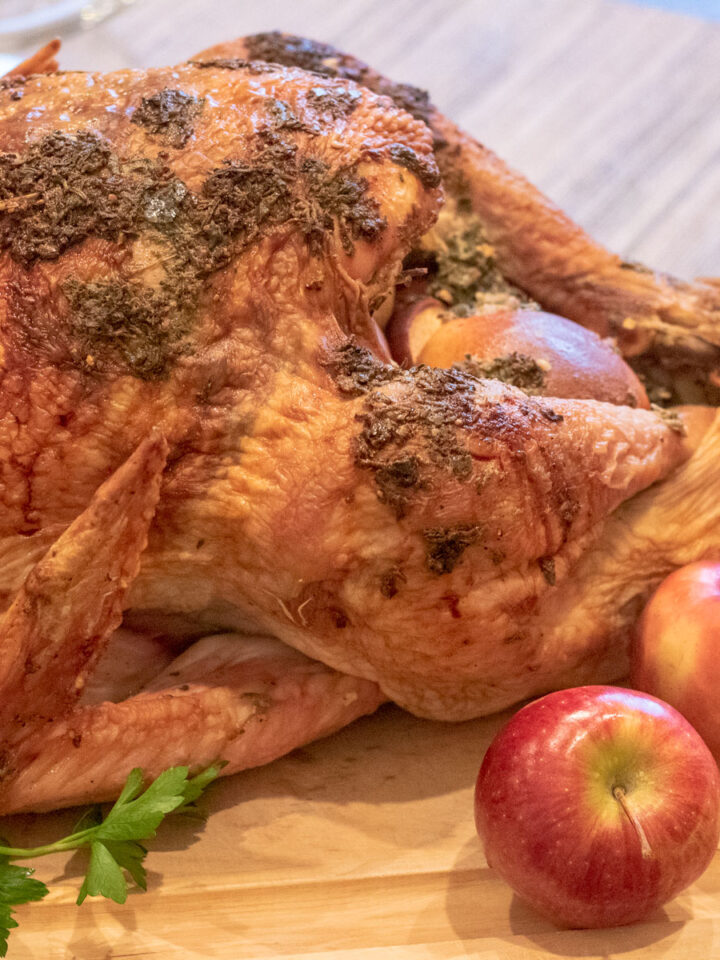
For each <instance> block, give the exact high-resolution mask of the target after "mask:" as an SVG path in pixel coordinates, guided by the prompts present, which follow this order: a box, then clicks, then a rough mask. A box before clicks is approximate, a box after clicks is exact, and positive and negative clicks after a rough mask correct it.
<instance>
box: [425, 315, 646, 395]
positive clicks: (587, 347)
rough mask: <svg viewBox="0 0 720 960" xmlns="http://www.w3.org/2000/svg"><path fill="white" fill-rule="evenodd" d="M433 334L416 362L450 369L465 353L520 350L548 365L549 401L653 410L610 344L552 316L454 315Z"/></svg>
mask: <svg viewBox="0 0 720 960" xmlns="http://www.w3.org/2000/svg"><path fill="white" fill-rule="evenodd" d="M428 313H429V311H426V312H425V314H423V315H421V316H427V314H428ZM412 322H413V321H412V320H411V324H412ZM414 322H415V323H418V322H419V321H418V320H415V321H414ZM425 329H430V328H429V325H428V323H427V320H426V321H425ZM430 334H431V335H430V336H428V337H427V338H426V339H425V342H424V344H423V345H422V346H421V349H420V353H419V355H418V356H417V360H418V362H420V363H427V364H429V366H431V367H451V366H452V365H453V364H454V363H462V361H463V360H464V359H465V356H466V355H467V354H471V355H472V356H473V357H475V358H477V359H478V360H493V359H494V358H495V357H501V356H505V355H507V354H509V353H512V352H517V353H522V354H525V355H526V356H529V357H532V358H533V359H534V360H536V361H540V362H541V363H545V364H547V370H548V372H547V374H546V377H545V386H544V388H543V389H542V390H541V391H538V392H540V393H542V394H543V395H544V396H546V397H570V398H573V399H577V400H582V399H589V400H602V401H603V402H605V403H615V404H620V405H622V404H628V403H630V404H631V405H633V406H638V407H644V408H645V409H649V407H650V402H649V400H648V397H647V393H646V392H645V388H644V387H643V385H642V384H641V383H640V381H639V380H638V378H637V376H636V375H635V373H634V372H633V371H632V370H631V369H630V367H629V366H628V365H627V364H626V363H625V361H624V360H623V358H622V357H621V356H620V355H619V354H618V353H617V352H616V351H615V350H614V349H613V347H612V346H610V343H609V342H608V341H607V340H602V339H601V338H600V337H598V335H597V334H596V333H593V332H592V330H586V329H585V327H581V326H580V325H579V324H577V323H573V322H572V321H571V320H566V319H565V317H559V316H557V315H556V314H554V313H545V312H543V311H541V310H498V311H496V312H494V313H487V314H479V315H477V316H469V317H456V318H455V319H453V320H450V321H449V322H448V323H444V324H442V325H440V326H439V327H438V329H437V330H436V331H435V332H432V330H430ZM533 392H534V391H533Z"/></svg>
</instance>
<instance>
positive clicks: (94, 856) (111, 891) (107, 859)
mask: <svg viewBox="0 0 720 960" xmlns="http://www.w3.org/2000/svg"><path fill="white" fill-rule="evenodd" d="M88 895H89V896H91V897H97V896H102V897H107V898H108V900H114V901H115V903H125V901H126V899H127V881H126V880H125V876H124V875H123V872H122V870H121V869H120V865H119V863H118V862H117V860H116V859H115V858H114V857H113V855H112V853H110V851H109V850H108V848H107V847H106V846H105V844H104V843H100V841H99V840H94V841H93V842H92V843H91V844H90V866H89V867H88V871H87V875H86V876H85V879H84V880H83V884H82V886H81V887H80V893H79V894H78V898H77V903H78V905H79V904H81V903H82V902H83V900H84V899H85V897H87V896H88Z"/></svg>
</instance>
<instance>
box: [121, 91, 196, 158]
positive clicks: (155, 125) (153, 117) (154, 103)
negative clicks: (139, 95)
mask: <svg viewBox="0 0 720 960" xmlns="http://www.w3.org/2000/svg"><path fill="white" fill-rule="evenodd" d="M204 103H205V100H204V98H200V99H199V98H198V97H195V96H193V95H192V94H189V93H183V91H182V90H168V89H167V88H166V89H164V90H160V92H159V93H154V94H153V95H152V96H151V97H143V99H142V103H141V104H140V106H139V107H138V108H137V110H136V111H135V113H133V115H132V118H131V119H132V122H133V123H136V124H138V125H139V126H141V127H145V128H146V129H147V130H148V132H149V133H152V134H154V135H156V136H159V137H161V138H162V139H163V140H164V141H165V143H168V144H169V145H170V146H171V147H176V148H178V149H179V148H180V147H184V146H185V144H186V143H187V142H188V140H189V139H190V137H191V136H192V134H193V125H194V122H195V117H197V115H198V114H199V113H200V111H201V110H202V108H203V105H204Z"/></svg>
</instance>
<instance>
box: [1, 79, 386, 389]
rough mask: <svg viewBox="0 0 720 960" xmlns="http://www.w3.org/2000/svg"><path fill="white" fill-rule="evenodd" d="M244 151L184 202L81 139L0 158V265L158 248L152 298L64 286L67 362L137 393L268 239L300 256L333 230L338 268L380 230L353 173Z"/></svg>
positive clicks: (160, 166) (171, 183)
mask: <svg viewBox="0 0 720 960" xmlns="http://www.w3.org/2000/svg"><path fill="white" fill-rule="evenodd" d="M171 92H172V91H171ZM178 92H179V91H175V93H178ZM150 100H152V98H150ZM275 102H276V103H279V101H275ZM155 107H157V110H158V111H160V106H159V105H158V104H155V106H154V107H152V110H154V109H155ZM148 110H151V108H150V107H148ZM159 115H160V114H159V112H158V116H159ZM283 117H284V122H286V123H292V119H291V116H290V114H289V113H287V112H284V113H283ZM158 123H160V121H159V120H158ZM168 123H169V124H171V123H172V121H170V120H169V121H168ZM169 129H170V126H169V127H168V130H169ZM254 148H255V149H254V152H252V153H251V154H250V156H249V157H248V158H247V159H243V160H227V161H226V162H225V163H224V164H223V165H222V166H221V167H218V168H217V169H215V170H213V171H211V172H210V173H209V174H208V176H207V178H206V180H205V182H204V183H203V184H202V186H201V188H200V190H199V191H198V192H197V193H193V192H191V191H189V190H188V188H187V187H186V185H185V184H184V183H183V182H182V181H181V180H179V179H178V178H177V177H176V176H175V175H174V174H173V172H172V170H171V169H170V168H169V167H168V166H166V165H165V164H164V162H163V160H162V159H159V160H157V161H151V160H148V159H145V158H135V159H132V158H131V159H121V158H119V157H118V156H117V155H116V154H114V153H113V151H112V150H111V148H110V146H109V144H108V143H107V142H105V141H104V140H102V139H101V138H100V137H99V136H97V135H95V134H93V133H90V132H83V133H79V134H76V135H69V134H62V133H53V134H49V135H48V136H46V137H43V138H42V139H40V140H38V141H35V142H33V143H31V144H30V145H29V146H28V148H27V150H26V151H25V153H24V154H23V155H18V154H14V153H5V154H0V251H2V250H8V251H9V252H10V254H11V256H12V257H13V258H14V259H15V260H17V261H19V262H20V263H22V264H23V265H25V266H30V265H31V264H32V263H33V262H34V261H36V260H52V259H56V258H58V257H59V256H61V254H62V253H63V252H64V251H65V250H66V249H68V248H69V247H71V246H73V245H75V244H78V243H81V242H82V241H84V240H86V239H88V238H91V237H96V238H100V239H104V240H108V241H111V242H117V243H121V242H123V241H129V240H134V239H136V238H138V237H140V236H143V237H145V238H146V239H147V240H148V241H150V242H151V243H153V244H155V245H156V246H157V249H158V260H157V266H159V267H160V268H161V269H162V278H161V280H160V282H159V283H157V284H155V285H153V286H148V285H146V284H144V283H143V282H142V278H141V277H140V278H138V277H137V276H130V277H124V276H122V274H118V275H115V276H111V277H109V278H108V279H103V280H102V281H98V282H93V283H81V282H79V281H76V280H68V281H66V282H65V283H64V285H63V292H64V293H65V297H66V301H67V307H68V311H69V315H68V332H69V335H70V341H71V342H70V343H69V344H68V350H69V352H70V354H71V356H72V359H73V360H74V362H76V363H78V364H80V365H81V367H82V369H84V370H86V371H87V370H94V371H101V370H103V369H104V368H105V367H106V366H107V365H108V364H110V365H114V366H115V367H119V368H120V369H121V370H122V371H125V372H129V373H131V374H132V375H133V376H136V377H140V378H142V379H158V378H161V377H164V376H166V375H167V373H168V372H169V369H170V367H171V365H172V363H173V362H174V361H175V360H176V359H177V358H178V357H179V356H181V355H182V354H183V353H185V352H187V334H188V333H189V332H190V330H191V328H192V321H193V317H194V316H195V314H196V311H197V307H198V304H199V301H200V297H201V296H202V292H203V290H204V288H205V287H206V281H207V278H208V277H209V276H210V275H211V274H213V273H214V272H216V271H217V270H220V269H222V268H223V267H225V266H226V265H227V264H228V263H230V261H231V260H232V258H233V257H234V256H236V255H237V254H238V253H239V252H240V251H241V250H242V249H244V248H245V247H247V246H248V245H250V244H252V243H255V242H257V241H258V240H259V239H260V238H261V237H262V236H263V235H264V234H266V233H267V232H269V231H270V230H272V229H274V228H280V227H282V226H284V225H287V224H293V226H294V228H295V229H297V228H298V226H299V229H300V231H301V233H302V235H303V236H304V238H305V240H306V242H307V245H308V247H309V249H310V252H311V253H312V254H313V255H319V254H320V253H321V252H322V250H323V249H324V247H325V244H326V240H327V237H328V235H330V234H332V233H333V231H335V230H336V229H337V231H338V234H339V236H340V239H341V242H342V245H343V248H344V250H345V251H346V252H347V253H348V254H351V253H352V251H353V249H354V243H355V241H357V240H359V239H363V240H368V241H372V240H374V239H376V238H377V237H378V236H379V235H380V234H381V233H382V231H383V230H384V229H385V226H386V222H385V220H384V219H383V217H382V216H381V215H380V212H379V207H378V204H377V202H376V201H375V199H374V198H373V197H372V196H371V195H369V194H368V191H367V186H368V185H367V182H366V181H365V180H364V179H363V178H362V177H359V176H357V174H356V172H355V169H354V167H353V166H348V167H344V168H340V169H331V168H330V167H329V166H328V164H326V163H325V162H324V161H323V160H321V159H319V158H316V157H310V156H306V155H301V154H300V152H299V151H298V148H297V146H296V145H295V144H293V143H287V142H284V141H283V140H282V139H281V138H280V137H279V136H278V134H277V133H275V132H273V131H267V130H265V131H263V132H262V133H261V134H260V135H259V136H258V137H257V140H256V142H255V143H254ZM62 336H63V331H62V330H59V331H58V337H62Z"/></svg>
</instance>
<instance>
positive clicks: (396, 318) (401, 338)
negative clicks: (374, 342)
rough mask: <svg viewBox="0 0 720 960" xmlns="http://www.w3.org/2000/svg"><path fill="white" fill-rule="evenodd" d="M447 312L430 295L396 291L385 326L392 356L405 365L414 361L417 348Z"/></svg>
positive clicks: (420, 348)
mask: <svg viewBox="0 0 720 960" xmlns="http://www.w3.org/2000/svg"><path fill="white" fill-rule="evenodd" d="M447 316H448V311H447V307H446V306H445V305H444V304H442V303H440V301H439V300H435V298H434V297H427V296H422V295H415V296H413V295H411V294H407V293H405V294H399V295H398V296H397V298H396V301H395V309H394V311H393V314H392V316H391V317H390V320H389V322H388V325H387V327H386V328H385V336H386V337H387V342H388V344H389V346H390V352H391V354H392V357H393V360H396V361H397V362H398V363H401V364H403V365H404V366H406V367H409V366H412V364H413V363H416V362H417V358H418V357H419V356H420V351H421V350H422V348H423V347H424V346H425V344H426V343H427V341H428V340H429V339H430V337H431V336H432V335H433V334H434V333H436V332H437V331H438V330H439V329H440V327H441V326H442V325H443V323H444V322H445V320H446V319H447ZM448 366H449V364H448Z"/></svg>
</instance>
